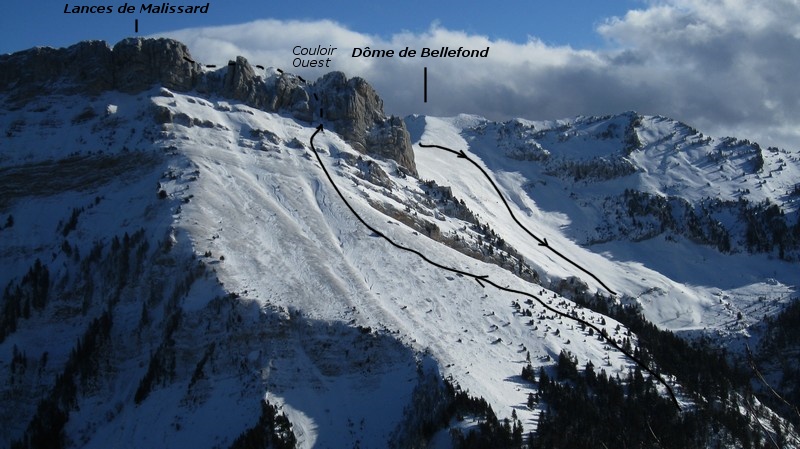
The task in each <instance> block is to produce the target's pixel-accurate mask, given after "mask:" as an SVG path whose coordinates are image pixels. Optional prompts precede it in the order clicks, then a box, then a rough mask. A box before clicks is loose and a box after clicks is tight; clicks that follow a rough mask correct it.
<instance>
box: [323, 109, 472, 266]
mask: <svg viewBox="0 0 800 449" xmlns="http://www.w3.org/2000/svg"><path fill="white" fill-rule="evenodd" d="M323 130H324V129H323V127H322V124H320V125H319V126H317V130H316V131H314V134H313V135H312V136H311V149H312V150H314V155H316V157H317V161H318V162H319V165H320V166H321V167H322V171H323V172H325V176H327V178H328V181H330V182H331V185H333V188H334V189H335V190H336V193H337V194H339V198H341V199H342V201H344V204H345V205H346V206H347V208H348V209H350V212H352V213H353V215H355V216H356V218H357V219H358V221H360V222H361V224H363V225H364V226H365V227H366V228H367V229H369V230H370V231H372V232H373V233H374V234H375V235H377V236H378V237H381V238H383V239H384V240H386V241H387V242H389V243H390V244H391V245H392V246H394V247H395V248H398V249H402V250H403V251H408V252H410V253H414V254H416V255H417V256H419V257H421V258H422V260H424V261H425V262H428V263H429V264H431V265H433V266H435V267H438V268H441V269H443V270H447V271H450V272H452V273H457V274H460V275H463V276H467V277H471V278H474V279H483V280H484V281H486V280H487V279H488V276H487V275H477V274H472V273H469V272H466V271H462V270H458V269H456V268H451V267H448V266H446V265H442V264H440V263H437V262H434V261H432V260H430V259H428V258H427V257H426V256H425V255H424V254H422V253H421V252H419V251H417V250H415V249H413V248H409V247H407V246H403V245H401V244H399V243H397V242H395V241H394V240H392V239H390V238H389V237H387V236H386V234H384V233H382V232H381V231H379V230H377V229H375V228H374V227H372V226H371V225H370V224H369V223H367V222H366V221H365V220H364V219H363V218H362V217H361V215H359V214H358V212H356V210H355V209H354V208H353V206H352V205H350V202H349V201H347V198H345V197H344V194H343V193H342V192H341V191H340V190H339V186H337V185H336V183H335V182H334V181H333V178H332V177H331V175H330V173H328V169H327V168H325V164H323V163H322V158H321V157H320V155H319V152H317V149H316V148H315V147H314V137H316V135H317V134H318V133H319V132H321V131H323Z"/></svg>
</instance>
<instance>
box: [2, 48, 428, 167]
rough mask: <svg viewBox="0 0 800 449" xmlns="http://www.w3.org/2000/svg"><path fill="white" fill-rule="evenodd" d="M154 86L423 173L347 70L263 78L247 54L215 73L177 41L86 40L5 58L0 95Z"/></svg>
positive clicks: (392, 121) (367, 90)
mask: <svg viewBox="0 0 800 449" xmlns="http://www.w3.org/2000/svg"><path fill="white" fill-rule="evenodd" d="M155 85H161V86H164V87H166V88H168V89H172V90H176V91H180V92H187V91H192V90H194V91H197V92H200V93H204V94H214V95H220V96H223V97H226V98H230V99H233V100H238V101H241V102H243V103H246V104H248V105H250V106H254V107H257V108H260V109H263V110H266V111H270V112H285V113H288V114H291V115H292V116H293V117H295V118H297V119H298V120H303V121H309V122H310V121H312V120H314V119H315V118H316V119H324V120H326V121H327V122H329V123H330V125H332V126H331V127H332V128H333V130H335V131H336V132H337V133H339V134H341V135H342V136H343V137H344V139H345V140H346V141H347V142H348V143H350V144H351V145H352V146H353V148H355V149H356V150H358V151H360V152H363V153H366V154H372V155H377V156H380V157H384V158H389V159H394V160H395V161H397V162H398V164H399V165H400V166H402V167H404V168H406V169H407V170H408V171H409V172H410V173H412V174H416V166H415V163H414V155H413V152H412V150H411V140H410V137H409V135H408V131H407V130H406V127H405V124H404V123H403V121H402V120H400V119H399V118H396V117H387V116H386V114H385V113H384V112H383V101H382V100H381V99H380V97H379V96H378V94H377V93H376V92H375V90H374V89H373V88H372V86H370V85H369V83H367V82H366V81H365V80H363V79H361V78H351V79H347V77H346V76H345V75H344V74H343V73H341V72H332V73H329V74H327V75H325V76H323V77H322V78H321V79H320V80H318V81H317V82H315V83H314V84H312V85H308V84H306V83H304V82H302V81H301V80H300V79H299V78H297V77H296V76H294V75H291V74H285V73H284V74H280V75H277V74H275V75H270V76H267V77H266V78H265V77H262V76H259V75H256V73H255V71H254V70H253V67H252V66H251V65H250V64H249V63H248V62H247V60H246V59H245V58H243V57H241V56H239V57H237V58H236V60H235V61H230V62H229V63H228V66H227V67H224V68H220V69H216V70H209V69H208V68H204V67H203V66H202V65H201V64H199V63H197V62H195V61H194V60H193V59H192V57H191V55H190V53H189V49H188V48H187V47H186V46H185V45H184V44H182V43H180V42H177V41H174V40H171V39H143V38H129V39H125V40H122V41H120V42H119V43H117V44H116V45H115V46H114V47H113V48H111V47H109V46H108V45H107V44H106V43H105V42H102V41H85V42H81V43H78V44H76V45H73V46H71V47H69V48H60V49H53V48H41V47H37V48H33V49H30V50H25V51H22V52H18V53H14V54H10V55H0V93H8V96H7V97H6V101H8V102H10V103H11V104H12V105H20V104H24V103H25V102H27V101H28V100H29V99H30V98H33V97H36V96H40V95H51V94H56V93H59V94H88V95H96V94H98V93H100V92H103V91H107V90H119V91H122V92H129V93H136V92H141V91H143V90H146V89H149V88H151V87H153V86H155ZM315 94H316V95H315ZM320 115H321V117H320Z"/></svg>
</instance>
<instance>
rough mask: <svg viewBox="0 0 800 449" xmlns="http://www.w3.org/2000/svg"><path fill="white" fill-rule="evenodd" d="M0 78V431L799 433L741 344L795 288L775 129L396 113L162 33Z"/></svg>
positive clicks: (170, 442)
mask: <svg viewBox="0 0 800 449" xmlns="http://www.w3.org/2000/svg"><path fill="white" fill-rule="evenodd" d="M67 61H73V62H74V64H72V63H69V64H68V63H67ZM78 66H80V67H84V68H85V67H91V68H92V70H79V69H77V68H76V67H78ZM0 102H2V103H1V104H2V107H0V131H2V132H3V134H4V138H3V140H2V143H0V261H1V262H0V264H2V267H3V269H2V270H0V288H3V296H2V303H0V385H2V387H0V403H2V406H1V407H0V423H2V425H0V441H2V442H3V443H4V446H5V445H9V446H11V447H87V448H90V447H109V446H113V445H123V446H130V447H145V446H148V447H149V446H156V447H189V446H191V447H219V448H229V447H233V448H243V447H300V448H311V447H314V448H326V447H331V448H340V447H361V448H380V447H401V448H405V447H523V446H530V447H535V446H536V445H537V444H540V445H543V446H545V447H555V446H557V447H584V445H585V447H591V446H589V444H595V445H596V444H597V441H601V442H603V444H607V446H608V447H623V446H624V445H629V446H631V445H644V446H653V445H655V444H656V443H658V445H662V444H663V445H666V446H668V447H716V445H721V446H722V447H763V446H764V445H766V447H772V446H770V444H772V443H775V444H783V445H787V447H788V445H791V444H796V443H797V441H798V440H797V436H796V433H795V431H794V427H793V426H794V425H796V424H798V422H797V418H798V417H797V416H794V415H792V413H791V409H789V412H787V411H786V409H783V408H781V407H780V406H777V405H776V406H773V405H772V403H769V401H768V400H767V399H766V396H768V395H767V394H764V393H763V392H764V391H767V389H766V387H764V386H763V385H762V384H760V383H759V382H758V380H757V379H756V376H755V374H754V373H753V371H754V370H751V369H750V368H749V366H747V363H746V361H747V358H746V352H745V349H744V348H745V345H750V346H751V347H752V348H753V349H759V348H762V347H763V348H767V347H768V346H769V347H770V348H772V349H773V350H775V347H776V346H775V345H778V344H783V343H782V341H781V340H779V339H777V338H773V336H774V335H777V334H779V333H780V332H778V331H776V329H781V327H780V325H781V323H784V322H787V321H786V320H790V318H791V316H792V315H783V314H782V311H784V310H785V309H786V310H789V311H791V310H792V309H791V307H789V308H788V309H787V306H788V305H790V304H792V303H793V301H794V300H795V299H796V296H797V282H798V279H800V277H798V275H797V273H798V270H797V268H798V259H799V258H800V222H798V199H800V193H798V185H797V180H798V179H800V161H799V160H798V158H800V153H798V151H797V150H793V151H789V150H783V149H776V148H768V149H762V148H760V147H759V146H758V145H757V144H755V143H752V142H748V141H743V140H738V139H735V138H723V139H719V138H713V137H707V136H704V135H702V134H701V133H700V132H698V131H697V130H694V129H692V128H691V127H689V126H687V125H685V124H682V123H679V122H676V121H673V120H669V119H667V118H663V117H651V116H641V115H639V114H636V113H632V112H629V113H624V114H620V115H614V116H608V117H591V118H585V117H582V118H576V119H569V120H559V121H553V122H531V121H526V120H522V119H519V120H513V121H509V122H505V123H496V122H491V121H488V120H485V119H483V118H480V117H475V116H458V117H453V118H436V117H424V116H410V117H407V118H405V119H400V118H397V117H390V116H387V115H386V114H385V113H384V111H383V106H382V102H381V100H380V98H379V96H378V93H376V92H375V91H374V90H373V89H372V88H371V86H369V84H368V83H367V82H366V81H365V80H362V79H359V78H347V77H346V76H345V75H344V74H342V73H330V74H327V75H325V76H323V77H321V78H320V79H318V80H316V81H314V82H312V83H307V82H304V81H302V80H300V79H298V78H297V77H295V76H293V75H291V74H287V73H278V72H277V71H274V70H273V69H270V68H267V69H259V68H254V67H252V66H250V64H249V63H248V62H247V61H246V60H244V58H237V60H235V61H231V62H230V64H229V65H228V66H226V67H221V68H217V67H206V66H203V65H202V64H201V63H198V62H195V61H194V60H193V59H192V58H191V56H190V55H189V53H188V49H186V48H185V47H184V46H183V45H182V44H180V43H178V42H175V41H169V40H145V39H129V40H125V41H122V42H120V43H119V44H117V45H116V46H114V48H113V49H112V48H109V47H108V46H106V45H105V43H99V42H89V43H81V44H77V45H76V46H74V47H70V48H69V49H58V50H55V49H32V50H28V51H26V52H20V53H15V54H13V55H5V56H0ZM319 125H323V129H324V131H320V130H319V128H318V127H319ZM312 139H313V140H312ZM420 144H422V145H424V146H422V145H420ZM428 145H440V146H444V147H447V148H451V149H453V150H455V151H463V154H464V155H465V156H467V157H468V158H469V160H471V161H474V163H475V164H477V165H478V167H476V166H475V165H473V164H471V163H469V161H468V160H467V159H466V158H459V157H457V156H456V155H454V154H453V153H451V152H448V151H444V150H442V149H439V148H432V147H429V146H428ZM479 167H480V168H482V169H483V170H484V171H485V172H486V173H487V174H488V176H489V177H490V179H487V178H486V177H485V176H484V175H483V174H482V172H481V170H480V169H479ZM326 171H327V173H328V174H329V175H330V179H329V178H328V177H327V175H326ZM331 181H333V182H331ZM494 186H497V188H498V189H499V192H498V191H497V190H495V188H494ZM340 194H341V196H340ZM504 199H505V200H507V201H508V205H509V208H510V211H509V210H508V209H506V207H505V206H504V203H503V200H504ZM351 208H352V210H351ZM354 212H355V214H354ZM510 212H511V213H510ZM512 213H513V216H512ZM512 217H515V218H516V219H517V220H518V221H519V222H517V221H515V220H514V219H513V218H512ZM360 220H363V221H364V222H365V223H367V224H369V226H370V227H371V228H373V229H375V230H376V231H377V232H373V231H371V230H370V229H369V228H368V227H366V226H365V225H364V222H361V221H360ZM521 225H522V226H521ZM523 226H524V228H526V229H528V230H529V231H531V232H532V233H534V234H535V235H537V236H540V237H541V238H542V239H546V241H547V245H549V247H551V248H548V247H546V246H543V245H542V244H541V242H539V241H537V240H535V239H532V238H531V236H530V235H529V234H528V233H526V232H524V231H523V229H522V227H523ZM382 237H383V238H382ZM398 246H402V247H403V248H407V250H402V249H399V248H398ZM548 249H554V250H557V251H558V254H561V255H563V257H559V256H558V255H557V254H556V253H555V252H553V251H548ZM426 260H427V261H426ZM570 261H573V263H571V262H570ZM429 262H434V264H431V263H429ZM577 266H580V267H582V268H584V269H585V270H584V271H581V270H580V269H578V268H577ZM441 267H447V268H450V269H442V268H441ZM587 272H590V273H592V274H593V275H594V276H595V277H594V278H593V277H591V276H588V275H587ZM473 275H474V276H473ZM481 279H483V280H485V281H486V282H481ZM597 279H599V280H601V281H602V283H604V284H606V285H607V286H609V287H610V288H611V289H613V291H614V293H615V295H611V294H610V293H609V291H608V289H606V288H603V286H602V285H601V284H600V283H599V282H598V281H597ZM787 317H788V318H787ZM789 322H791V321H789ZM673 332H674V333H673ZM770 345H771V346H770ZM765 353H766V352H765ZM756 362H757V363H759V364H762V366H764V370H765V372H766V373H767V377H769V379H768V380H769V382H770V383H771V384H773V385H775V386H776V387H780V386H781V385H783V386H785V387H786V388H793V389H794V391H796V389H797V386H796V385H797V384H796V383H792V382H789V381H788V374H787V373H791V372H792V370H791V369H789V370H788V371H787V370H786V369H784V370H783V371H781V370H779V369H777V368H776V367H775V366H774V365H770V366H767V365H769V364H768V363H767V362H769V361H765V360H757V361H756ZM790 365H791V363H790ZM794 366H796V365H794ZM754 392H755V393H754ZM794 397H795V398H796V396H794ZM767 405H769V406H767ZM609 410H612V411H615V412H614V413H608V411H609ZM578 411H581V412H580V414H579V413H578ZM570 417H572V418H570ZM569 426H572V427H569ZM620 426H623V427H624V428H626V429H629V431H627V432H623V433H620V432H618V431H617V430H618V429H619V428H620ZM569 429H571V430H569ZM611 430H613V432H611V433H609V432H610V431H611ZM563 435H573V437H572V438H575V439H574V440H559V438H564V437H563ZM581 438H586V440H585V441H584V440H580V439H581ZM560 445H566V446H560ZM595 447H596V446H595Z"/></svg>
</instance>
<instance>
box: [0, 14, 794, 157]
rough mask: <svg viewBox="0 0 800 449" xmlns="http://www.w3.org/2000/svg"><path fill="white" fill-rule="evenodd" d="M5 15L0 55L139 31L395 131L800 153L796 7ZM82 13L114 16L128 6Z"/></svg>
mask: <svg viewBox="0 0 800 449" xmlns="http://www.w3.org/2000/svg"><path fill="white" fill-rule="evenodd" d="M205 1H206V0H198V3H201V2H205ZM6 3H7V4H6V5H4V7H3V9H2V14H0V55H1V54H2V53H6V52H13V51H19V50H23V49H26V48H30V47H32V46H37V45H46V46H56V47H57V46H68V45H71V44H73V43H75V42H77V41H80V40H85V39H102V40H106V41H107V42H109V43H111V44H112V45H113V44H114V43H116V42H117V41H119V40H120V39H122V38H124V37H128V36H132V35H134V34H135V33H134V30H133V28H134V25H133V22H134V19H135V18H138V19H139V22H140V23H139V26H140V30H139V35H140V36H160V37H170V38H175V39H178V40H180V41H181V42H184V43H185V44H186V45H187V46H188V47H189V50H190V52H191V54H192V57H193V58H194V59H195V60H197V61H200V62H203V63H206V64H225V63H226V61H227V60H229V59H232V58H235V57H236V56H239V55H241V56H245V57H246V58H248V59H249V60H250V61H251V63H252V64H260V65H263V66H273V67H279V68H283V69H285V70H287V71H291V72H295V73H297V74H298V75H301V76H303V77H304V78H306V79H309V80H314V79H316V78H318V77H320V76H322V75H323V74H324V73H325V72H327V71H330V70H340V71H343V72H344V73H345V74H346V75H347V76H350V77H352V76H361V77H363V78H365V79H366V80H367V81H369V82H370V83H371V84H372V85H373V86H374V87H375V89H376V90H377V92H378V93H379V94H380V95H381V97H382V98H383V100H384V107H385V110H386V112H387V113H390V114H395V115H400V116H404V115H407V114H414V113H418V114H429V115H439V116H452V115H456V114H459V113H470V114H477V115H482V116H484V117H487V118H490V119H495V120H504V119H508V118H513V117H523V118H528V119H533V120H539V119H542V120H549V119H558V118H565V117H574V116H577V115H605V114H615V113H620V112H624V111H629V110H635V111H637V112H640V113H643V114H652V115H664V116H668V117H671V118H674V119H677V120H681V121H684V122H686V123H688V124H689V125H691V126H694V127H696V128H698V129H699V130H701V131H702V132H704V133H706V134H709V135H714V136H719V137H722V136H735V137H739V138H746V139H750V140H753V141H756V142H759V143H760V144H762V146H770V145H774V146H780V147H784V148H789V149H800V119H798V117H800V89H798V88H797V85H798V82H799V81H800V75H798V74H800V0H614V1H599V0H561V1H555V0H548V1H541V0H535V1H526V2H523V1H505V2H499V1H497V2H486V1H484V2H480V3H479V2H464V1H460V2H455V1H419V0H413V1H404V2H391V3H390V2H383V3H379V2H374V1H371V2H366V1H360V2H356V1H326V2H319V1H308V0H306V1H298V2H293V1H281V2H273V1H269V0H237V1H233V0H226V1H223V0H211V7H210V11H209V13H208V14H206V15H199V16H195V15H191V16H184V17H181V16H178V15H174V14H165V15H152V14H151V15H147V14H145V15H140V14H138V13H137V14H132V15H120V14H117V13H116V12H115V13H113V14H104V15H88V16H81V15H74V14H64V12H63V11H64V5H65V4H66V3H65V2H64V0H59V1H55V0H44V1H38V2H36V4H35V5H36V6H35V7H33V8H32V7H29V6H28V5H26V4H24V3H23V2H22V1H21V0H13V1H9V2H6ZM82 3H83V4H103V5H112V6H114V7H115V9H116V7H118V6H119V5H121V4H123V3H124V0H108V1H106V0H82ZM132 4H135V5H140V4H141V3H132ZM172 4H173V5H180V4H183V5H186V4H191V3H189V2H187V1H186V0H180V1H177V0H176V1H173V2H172ZM295 45H303V46H312V47H313V46H316V45H332V46H336V47H338V48H340V49H341V50H340V51H339V54H338V55H337V57H336V58H334V60H333V61H332V64H331V66H330V68H296V69H295V68H293V67H292V66H291V65H292V61H293V58H294V55H292V52H291V49H292V48H293V47H294V46H295ZM367 45H369V46H371V47H372V48H384V49H387V48H392V49H401V48H403V47H405V46H412V47H416V48H422V47H431V48H438V47H440V46H456V47H457V46H462V45H463V46H465V47H466V48H475V49H482V48H485V47H487V46H488V47H491V52H490V56H489V57H488V58H485V59H483V58H477V59H472V60H465V59H441V58H440V59H435V60H434V59H431V58H427V59H422V58H416V59H412V60H409V59H405V60H401V59H400V58H393V59H373V60H365V59H359V58H352V57H350V56H349V49H351V48H354V47H356V46H367ZM0 57H1V56H0ZM424 67H427V69H428V78H429V79H428V85H429V92H428V93H429V95H428V98H429V101H428V102H423V98H422V75H421V74H422V72H423V68H424Z"/></svg>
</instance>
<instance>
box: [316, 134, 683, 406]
mask: <svg viewBox="0 0 800 449" xmlns="http://www.w3.org/2000/svg"><path fill="white" fill-rule="evenodd" d="M323 130H324V128H323V127H322V124H320V125H319V126H317V128H316V131H314V134H312V135H311V139H310V143H311V149H312V150H313V151H314V156H316V157H317V162H319V165H320V167H321V168H322V171H323V172H324V173H325V176H326V177H327V178H328V181H329V182H330V183H331V185H332V186H333V189H334V190H336V193H337V194H338V195H339V198H341V199H342V201H343V202H344V204H345V205H346V206H347V208H348V209H350V212H352V213H353V215H355V217H356V219H358V221H360V222H361V224H363V225H364V226H365V227H366V228H367V229H369V230H370V231H372V232H373V233H374V234H375V235H377V236H378V237H382V238H383V239H384V240H386V241H387V242H389V243H390V244H391V245H392V246H394V247H395V248H398V249H401V250H403V251H408V252H410V253H414V254H416V255H417V256H419V257H420V258H421V259H422V260H424V261H425V262H428V263H429V264H431V265H433V266H435V267H437V268H441V269H442V270H446V271H450V272H451V273H457V274H460V275H462V276H466V277H470V278H472V279H475V282H477V283H478V285H480V286H481V287H483V288H486V286H485V285H484V283H486V284H489V285H491V286H492V287H494V288H496V289H498V290H502V291H505V292H509V293H514V294H517V295H522V296H526V297H528V298H531V299H533V300H535V301H536V302H538V303H539V304H540V305H541V306H542V307H544V308H545V309H546V310H549V311H550V312H553V313H555V314H556V315H558V316H561V317H562V318H566V319H569V320H572V321H575V322H578V323H580V324H583V325H585V326H587V327H589V328H591V329H593V330H594V331H595V332H597V334H598V335H600V336H601V337H602V338H603V339H604V340H605V341H606V343H608V344H610V345H611V346H613V347H614V348H615V349H617V350H618V351H619V352H621V353H623V354H625V356H627V357H628V359H630V360H632V361H633V362H635V363H636V364H637V365H638V366H639V367H641V368H642V369H644V370H645V371H647V372H648V373H649V374H650V375H651V376H653V377H654V378H655V379H656V380H658V382H659V383H660V384H661V385H663V386H664V388H666V389H667V393H668V394H669V396H670V398H671V399H672V402H673V403H674V404H675V407H677V408H678V411H681V406H680V403H678V399H677V398H676V397H675V392H674V391H673V390H672V387H671V386H670V385H669V384H668V383H667V382H666V381H665V380H664V378H663V377H661V375H660V374H658V373H656V372H655V371H654V370H653V369H651V368H650V367H649V366H647V364H645V363H644V362H642V361H641V360H639V358H638V357H636V356H634V355H633V354H631V353H630V352H628V351H626V350H625V349H623V348H622V347H621V346H620V345H618V344H617V342H616V341H615V340H614V339H613V338H611V337H609V336H607V335H603V331H602V330H601V329H600V328H599V327H597V326H595V325H594V324H593V323H590V322H588V321H586V320H584V319H582V318H578V317H577V316H572V315H569V314H568V313H565V312H562V311H560V310H558V309H556V308H554V307H552V306H550V305H548V304H547V303H545V302H544V301H543V300H542V299H541V298H539V297H538V296H536V295H534V294H532V293H528V292H525V291H522V290H516V289H513V288H509V287H504V286H501V285H499V284H497V283H496V282H494V281H492V280H490V279H489V276H488V275H477V274H474V273H470V272H468V271H462V270H459V269H456V268H452V267H448V266H446V265H442V264H440V263H437V262H434V261H432V260H430V259H428V257H427V256H425V255H424V254H422V253H421V252H419V251H417V250H415V249H413V248H409V247H406V246H403V245H401V244H399V243H397V242H395V241H394V240H392V239H391V238H389V237H388V236H386V234H384V233H382V232H380V231H379V230H377V229H375V228H374V227H372V226H371V225H370V224H369V223H367V222H366V220H364V218H362V217H361V215H359V213H358V212H356V210H355V209H354V208H353V206H352V205H351V204H350V202H349V201H347V198H345V196H344V194H343V193H342V191H341V190H339V186H337V185H336V182H334V181H333V177H332V176H331V174H330V173H329V172H328V169H327V168H326V167H325V164H324V163H323V162H322V157H320V155H319V152H318V151H317V148H316V147H315V146H314V137H316V136H317V134H319V133H320V131H323ZM481 281H483V282H481Z"/></svg>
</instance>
